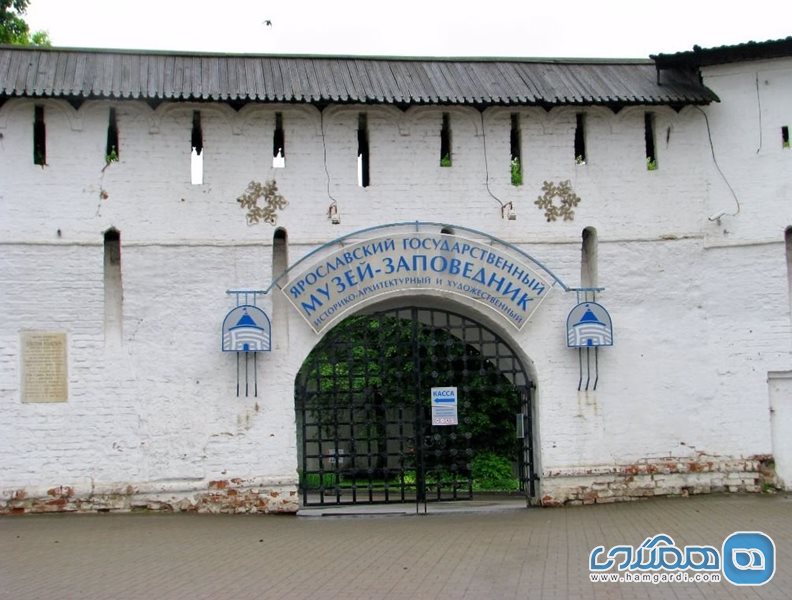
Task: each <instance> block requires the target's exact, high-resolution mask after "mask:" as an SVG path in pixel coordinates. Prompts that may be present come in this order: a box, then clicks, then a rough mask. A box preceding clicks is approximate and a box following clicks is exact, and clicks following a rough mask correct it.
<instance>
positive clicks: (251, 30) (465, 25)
mask: <svg viewBox="0 0 792 600" xmlns="http://www.w3.org/2000/svg"><path fill="white" fill-rule="evenodd" d="M26 18H27V21H28V23H29V24H30V26H31V29H33V30H37V29H44V30H46V31H48V32H49V34H50V37H51V39H52V42H53V45H55V46H69V47H89V48H136V49H154V50H187V51H207V52H229V53H238V52H244V53H277V54H354V55H383V54H384V55H392V56H522V57H601V58H607V57H618V58H646V57H648V56H649V55H650V54H657V53H661V52H665V53H671V52H679V51H684V50H690V49H692V47H693V45H694V44H698V45H699V46H702V47H704V48H711V47H715V46H721V45H730V44H738V43H742V42H748V41H766V40H770V39H780V38H784V37H787V36H789V35H792V1H790V0H772V1H769V0H752V1H751V2H730V1H729V0H719V1H717V2H715V1H710V0H662V1H654V2H650V1H647V0H589V1H586V2H584V1H580V0H555V1H547V0H544V1H542V2H538V1H535V0H523V1H519V2H518V1H509V2H507V1H503V0H486V1H483V2H481V1H478V2H472V1H470V0H457V1H454V2H443V1H438V0H434V1H432V0H396V1H391V2H388V1H385V2H383V1H377V0H367V1H361V0H349V1H345V0H324V1H317V0H281V1H280V2H268V1H264V0H259V1H255V0H226V1H225V2H216V1H214V2H209V1H208V0H31V4H30V7H29V9H28V13H27V17H26ZM268 22H269V23H271V25H270V24H269V23H268Z"/></svg>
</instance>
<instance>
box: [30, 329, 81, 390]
mask: <svg viewBox="0 0 792 600" xmlns="http://www.w3.org/2000/svg"><path fill="white" fill-rule="evenodd" d="M20 337H21V343H22V352H21V357H22V402H66V401H67V400H68V399H69V376H68V365H67V352H66V333H65V332H62V331H23V332H21V336H20Z"/></svg>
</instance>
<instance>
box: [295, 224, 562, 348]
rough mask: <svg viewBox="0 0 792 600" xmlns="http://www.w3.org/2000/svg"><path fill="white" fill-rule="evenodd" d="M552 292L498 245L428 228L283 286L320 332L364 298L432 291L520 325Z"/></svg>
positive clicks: (359, 249)
mask: <svg viewBox="0 0 792 600" xmlns="http://www.w3.org/2000/svg"><path fill="white" fill-rule="evenodd" d="M551 289H552V288H551V285H550V284H549V283H548V282H547V280H546V279H544V278H543V277H542V276H541V275H539V274H538V273H537V272H536V271H535V270H534V269H532V268H531V267H529V266H527V265H526V264H525V263H523V262H522V261H521V260H520V259H517V258H515V257H513V256H512V255H511V254H509V253H507V252H506V251H504V250H502V249H499V248H494V247H492V246H490V245H488V244H486V243H480V242H476V241H473V240H468V239H465V238H460V237H456V236H451V235H445V234H432V233H411V234H398V235H392V236H387V237H380V238H374V239H370V240H366V241H364V242H358V243H356V244H351V245H349V246H344V247H343V248H340V249H338V250H336V251H335V252H333V253H332V254H330V255H329V256H326V257H324V258H323V259H321V260H320V261H319V262H315V263H313V265H312V266H311V267H309V268H308V269H307V270H304V271H302V272H301V273H300V274H299V275H296V276H294V277H292V278H291V279H290V280H289V281H288V283H286V285H285V286H283V287H282V288H281V290H282V291H283V293H284V294H286V297H287V298H288V299H289V301H290V302H291V303H292V304H293V305H294V307H295V308H296V309H297V311H298V312H299V313H300V315H302V317H303V318H304V319H305V320H306V321H308V323H309V324H310V325H311V327H312V328H313V330H314V331H316V332H317V333H318V332H320V331H322V330H323V329H325V328H326V327H328V326H329V325H331V324H332V323H334V322H335V321H336V320H338V319H339V318H341V317H342V316H343V315H344V314H345V313H347V312H349V311H350V310H352V309H353V308H354V307H355V306H356V305H358V304H359V303H361V302H364V301H368V300H370V299H372V298H376V297H379V296H384V295H388V294H396V293H399V292H405V291H429V290H433V291H437V292H442V293H444V294H454V295H456V296H461V297H462V298H464V299H465V300H471V301H473V302H476V303H478V304H479V305H482V306H484V307H486V308H488V309H489V310H491V311H494V312H495V313H497V314H498V315H499V316H500V317H502V318H503V319H505V320H506V321H508V322H509V323H511V324H512V325H513V326H514V327H515V328H516V329H518V330H519V329H522V328H523V327H524V326H525V324H526V323H527V322H528V320H529V319H530V318H531V315H533V313H534V311H536V309H537V308H538V307H539V305H540V304H541V303H542V301H544V299H545V298H546V297H547V296H548V295H549V293H550V290H551Z"/></svg>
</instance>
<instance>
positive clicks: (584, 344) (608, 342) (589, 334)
mask: <svg viewBox="0 0 792 600" xmlns="http://www.w3.org/2000/svg"><path fill="white" fill-rule="evenodd" d="M567 346H569V347H570V348H593V347H595V346H613V323H612V322H611V318H610V315H609V314H608V311H607V310H605V307H604V306H602V305H600V304H597V303H596V302H581V303H580V304H578V305H577V306H575V307H574V308H573V309H572V310H571V311H570V313H569V316H568V317H567Z"/></svg>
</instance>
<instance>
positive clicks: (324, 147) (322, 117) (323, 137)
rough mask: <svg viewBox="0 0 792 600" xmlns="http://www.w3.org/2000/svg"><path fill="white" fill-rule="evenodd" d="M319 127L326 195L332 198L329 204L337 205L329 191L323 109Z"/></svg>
mask: <svg viewBox="0 0 792 600" xmlns="http://www.w3.org/2000/svg"><path fill="white" fill-rule="evenodd" d="M319 127H320V129H321V131H322V157H323V163H324V170H325V180H326V182H327V197H328V198H330V200H332V202H331V203H330V206H337V205H338V201H337V200H336V199H335V198H333V195H332V194H331V193H330V170H329V169H328V168H327V142H326V140H325V129H324V111H323V110H320V111H319Z"/></svg>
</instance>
